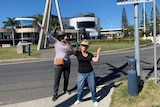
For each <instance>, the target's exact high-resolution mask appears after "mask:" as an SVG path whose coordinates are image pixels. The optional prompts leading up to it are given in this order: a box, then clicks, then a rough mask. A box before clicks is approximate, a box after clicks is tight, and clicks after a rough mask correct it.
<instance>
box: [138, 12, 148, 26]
mask: <svg viewBox="0 0 160 107" xmlns="http://www.w3.org/2000/svg"><path fill="white" fill-rule="evenodd" d="M143 24H144V9H142V20H141V22H140V25H141V26H143ZM145 24H146V25H149V21H148V16H147V13H146V11H145Z"/></svg>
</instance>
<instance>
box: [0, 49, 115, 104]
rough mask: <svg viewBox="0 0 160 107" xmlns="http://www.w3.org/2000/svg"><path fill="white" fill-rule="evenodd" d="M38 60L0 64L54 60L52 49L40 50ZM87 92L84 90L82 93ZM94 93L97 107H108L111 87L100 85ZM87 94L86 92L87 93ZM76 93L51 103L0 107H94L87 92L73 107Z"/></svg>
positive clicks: (43, 100)
mask: <svg viewBox="0 0 160 107" xmlns="http://www.w3.org/2000/svg"><path fill="white" fill-rule="evenodd" d="M39 52H40V55H39V56H38V58H27V59H12V60H0V63H6V62H16V61H24V60H25V61H26V60H33V61H34V60H51V59H53V58H54V48H49V49H43V50H40V51H39ZM87 91H89V89H85V91H84V92H87ZM96 91H97V93H98V94H99V95H98V96H97V99H98V103H99V106H98V107H109V105H110V102H111V95H112V93H113V91H114V87H113V86H105V85H100V86H97V87H96ZM87 93H88V92H87ZM76 94H77V92H76V91H75V92H72V93H71V94H64V95H61V96H60V97H59V98H58V99H57V100H56V101H54V102H53V101H52V98H51V97H47V98H42V99H36V100H32V101H26V102H20V103H15V104H9V105H2V106H0V107H94V104H93V102H92V101H91V100H90V98H91V93H90V92H89V93H88V94H86V95H85V96H84V97H83V99H84V100H83V101H82V102H81V103H79V104H78V105H74V101H75V99H76Z"/></svg>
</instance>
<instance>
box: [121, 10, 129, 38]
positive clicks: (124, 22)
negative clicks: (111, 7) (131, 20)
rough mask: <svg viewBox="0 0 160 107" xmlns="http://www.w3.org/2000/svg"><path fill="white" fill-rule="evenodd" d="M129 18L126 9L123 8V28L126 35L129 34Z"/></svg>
mask: <svg viewBox="0 0 160 107" xmlns="http://www.w3.org/2000/svg"><path fill="white" fill-rule="evenodd" d="M128 26H129V24H128V19H127V14H126V9H125V8H123V10H122V28H123V34H124V36H126V35H128V32H127V28H128Z"/></svg>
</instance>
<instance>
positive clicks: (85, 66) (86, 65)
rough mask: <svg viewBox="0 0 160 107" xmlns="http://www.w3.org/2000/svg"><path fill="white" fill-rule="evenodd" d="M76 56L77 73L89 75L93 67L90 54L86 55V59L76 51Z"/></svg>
mask: <svg viewBox="0 0 160 107" xmlns="http://www.w3.org/2000/svg"><path fill="white" fill-rule="evenodd" d="M76 53H77V54H76V56H77V59H78V64H79V65H78V72H79V73H89V72H91V71H93V67H92V65H91V61H92V58H93V57H94V56H93V54H92V53H88V56H87V57H84V56H83V55H82V52H81V51H76Z"/></svg>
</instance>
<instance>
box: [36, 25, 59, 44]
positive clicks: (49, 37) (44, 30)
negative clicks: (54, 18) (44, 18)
mask: <svg viewBox="0 0 160 107" xmlns="http://www.w3.org/2000/svg"><path fill="white" fill-rule="evenodd" d="M37 25H38V26H39V27H40V28H41V29H42V30H43V32H44V33H45V35H46V36H47V37H48V39H49V40H50V41H52V42H53V43H55V41H57V39H56V38H55V37H53V36H52V35H51V34H50V33H49V32H47V31H46V29H45V28H44V27H43V26H42V24H41V23H40V22H37Z"/></svg>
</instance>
